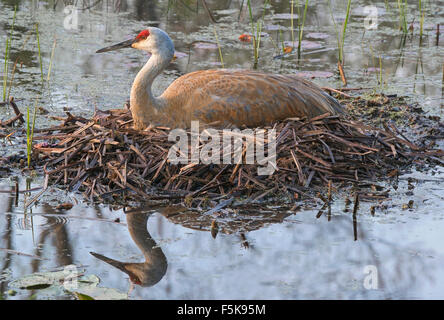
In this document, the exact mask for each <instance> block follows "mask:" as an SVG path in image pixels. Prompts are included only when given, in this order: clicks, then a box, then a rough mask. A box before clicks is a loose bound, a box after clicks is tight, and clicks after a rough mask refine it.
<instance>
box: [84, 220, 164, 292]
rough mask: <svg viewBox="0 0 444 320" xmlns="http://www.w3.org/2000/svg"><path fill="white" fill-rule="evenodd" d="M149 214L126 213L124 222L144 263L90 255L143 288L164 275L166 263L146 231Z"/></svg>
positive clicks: (159, 249)
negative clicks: (143, 257) (122, 273)
mask: <svg viewBox="0 0 444 320" xmlns="http://www.w3.org/2000/svg"><path fill="white" fill-rule="evenodd" d="M149 215H150V214H148V213H146V212H137V211H134V212H128V213H127V215H126V221H127V223H128V230H129V233H130V235H131V238H133V240H134V242H135V243H136V245H137V246H138V247H139V249H140V250H141V251H142V253H143V255H144V256H145V262H141V263H130V262H120V261H117V260H113V259H110V258H107V257H105V256H103V255H101V254H98V253H95V252H91V254H92V255H93V256H94V257H96V258H98V259H100V260H102V261H105V262H106V263H109V264H110V265H112V266H113V267H115V268H117V269H119V270H121V271H123V272H125V273H126V274H128V275H129V276H130V279H131V282H133V283H135V284H138V285H141V286H143V287H149V286H153V285H155V284H156V283H158V282H159V281H160V280H161V279H162V278H163V276H164V275H165V273H166V271H167V267H168V262H167V259H166V257H165V255H164V254H163V252H162V249H161V248H160V247H158V246H157V244H156V242H155V241H154V240H153V239H152V238H151V235H150V234H149V232H148V230H147V221H148V217H149Z"/></svg>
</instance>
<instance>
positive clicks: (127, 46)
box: [96, 39, 135, 53]
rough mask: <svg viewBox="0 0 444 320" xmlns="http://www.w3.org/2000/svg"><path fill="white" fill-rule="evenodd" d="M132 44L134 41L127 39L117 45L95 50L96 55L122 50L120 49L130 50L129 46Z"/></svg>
mask: <svg viewBox="0 0 444 320" xmlns="http://www.w3.org/2000/svg"><path fill="white" fill-rule="evenodd" d="M134 42H135V39H129V40H126V41H123V42H120V43H118V44H115V45H112V46H109V47H105V48H102V49H100V50H97V51H96V53H102V52H108V51H113V50H118V49H122V48H131V45H132V44H133V43H134Z"/></svg>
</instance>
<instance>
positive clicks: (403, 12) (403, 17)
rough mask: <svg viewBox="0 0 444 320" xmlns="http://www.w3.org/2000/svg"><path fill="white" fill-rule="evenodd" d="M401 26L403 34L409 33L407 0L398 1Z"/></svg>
mask: <svg viewBox="0 0 444 320" xmlns="http://www.w3.org/2000/svg"><path fill="white" fill-rule="evenodd" d="M398 9H399V25H400V29H401V30H402V32H403V33H407V32H408V31H409V30H408V27H407V0H398Z"/></svg>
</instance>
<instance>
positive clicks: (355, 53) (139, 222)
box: [0, 0, 444, 299]
mask: <svg viewBox="0 0 444 320" xmlns="http://www.w3.org/2000/svg"><path fill="white" fill-rule="evenodd" d="M197 2H199V4H200V5H199V7H198V11H197V12H194V11H195V10H196V8H197V7H196V1H188V0H183V1H124V0H122V1H118V2H117V1H114V2H113V1H108V2H105V1H103V2H100V3H99V4H97V5H96V6H94V7H92V8H90V9H87V10H80V11H78V25H77V29H70V30H68V29H67V28H66V25H65V26H64V21H66V20H65V19H66V17H67V14H66V13H65V12H64V9H65V8H66V7H65V4H64V2H63V1H58V2H57V5H55V9H53V8H54V1H39V2H38V1H19V0H18V1H13V0H8V1H6V0H0V52H2V55H3V53H4V48H5V42H6V37H7V36H8V35H9V33H10V29H11V25H12V17H13V15H14V5H17V15H16V21H15V27H14V34H13V43H12V49H11V53H10V60H11V62H10V64H9V69H10V70H11V69H12V67H13V63H14V61H15V60H16V59H17V58H18V60H19V67H18V69H17V70H16V72H15V76H14V86H13V88H12V89H11V96H14V97H15V98H16V99H17V100H18V104H19V107H20V108H26V106H27V105H29V106H34V104H35V99H36V97H39V100H38V105H40V106H42V107H43V108H45V109H46V110H47V111H49V112H50V114H51V115H63V114H64V110H65V109H66V108H68V109H69V110H70V111H72V112H75V113H76V114H77V113H80V114H84V115H91V114H92V113H93V112H94V108H96V107H97V108H101V109H106V108H120V107H121V106H122V105H123V104H124V102H125V101H126V100H127V99H128V96H129V89H130V86H131V83H132V81H133V78H134V76H135V74H136V73H137V71H138V69H139V68H140V67H141V65H142V64H143V63H144V61H145V60H146V59H147V57H146V56H145V54H144V53H141V52H138V51H136V50H130V49H128V50H122V51H119V52H113V53H109V54H102V55H97V54H94V52H95V51H96V50H97V49H99V48H101V47H104V46H106V45H109V44H112V43H116V42H119V41H122V40H125V39H127V38H130V37H132V36H134V35H135V34H136V33H137V32H138V31H140V30H141V29H143V28H144V27H146V26H158V27H160V28H162V29H165V30H166V31H167V32H168V33H169V34H170V36H171V37H172V39H173V40H174V43H175V46H176V51H177V53H176V55H177V60H176V61H175V62H174V63H172V64H171V65H170V66H169V68H168V70H166V72H164V74H163V75H161V76H160V77H159V78H160V79H159V80H158V81H157V82H156V83H155V91H156V92H160V91H161V90H162V89H164V88H165V87H167V86H168V84H169V83H170V82H171V81H172V80H173V79H175V78H176V77H178V76H180V75H182V74H185V73H187V72H190V71H193V70H198V69H208V68H219V67H221V62H220V58H219V51H218V49H217V45H216V40H215V36H214V32H215V31H216V32H217V35H218V39H219V42H220V45H221V50H222V54H223V61H224V66H225V67H229V68H246V69H247V68H251V67H252V65H253V54H252V49H251V44H248V43H242V42H240V41H239V40H238V37H239V35H241V34H243V33H249V32H251V28H250V24H249V16H248V11H247V10H243V11H242V12H240V10H239V8H240V5H241V3H242V1H207V3H208V5H209V7H210V9H211V11H212V13H213V15H214V17H215V19H216V20H217V21H218V23H217V24H213V23H211V21H210V19H209V18H208V14H207V13H206V11H205V9H204V8H203V7H202V5H201V2H200V1H197ZM245 2H246V1H245ZM253 2H254V3H255V5H254V6H253V13H254V15H255V18H260V16H261V14H262V13H261V6H262V2H261V1H257V2H256V1H253ZM66 3H67V4H68V2H66ZM94 3H95V1H90V2H88V1H84V2H82V1H78V4H77V5H78V7H79V8H80V7H83V8H86V7H89V5H91V4H94ZM259 3H260V4H259ZM106 4H107V5H106ZM368 5H373V6H376V7H377V9H378V22H379V25H378V28H377V29H375V30H366V29H365V28H364V20H365V17H366V16H367V14H366V13H365V11H364V7H365V6H368ZM345 8H346V1H338V0H335V1H332V10H333V12H334V16H335V18H336V20H337V23H338V24H341V23H342V20H341V19H343V18H344V16H345ZM424 10H425V13H426V16H425V22H424V35H423V37H422V38H420V37H419V31H418V29H419V14H418V10H417V2H416V1H409V9H408V15H407V21H408V22H409V25H410V22H412V21H413V20H414V22H413V27H414V30H413V34H411V33H409V34H408V35H407V36H406V37H403V36H402V33H401V32H400V31H399V30H398V20H399V15H398V7H397V2H396V1H387V2H384V1H353V4H352V17H351V22H350V25H349V28H348V30H347V36H346V40H345V59H346V69H345V70H346V75H347V78H348V80H349V87H368V88H371V90H370V91H372V90H375V91H376V92H378V91H380V90H382V91H384V92H386V93H398V94H402V95H407V96H409V97H411V101H412V102H415V101H416V102H418V103H419V104H420V105H421V106H422V107H423V109H424V110H426V111H427V112H428V113H429V114H432V115H441V114H442V101H443V100H442V81H443V80H442V79H443V74H442V68H443V67H442V66H443V61H444V59H443V58H444V52H443V50H442V41H443V40H442V37H441V38H440V39H437V37H436V26H437V24H441V30H442V29H444V28H443V26H442V24H443V18H444V1H426V3H425V9H424ZM239 12H240V13H239ZM290 18H291V15H290V5H289V1H272V2H271V7H270V8H269V9H268V10H267V12H266V15H265V23H264V28H263V30H262V31H263V32H264V36H263V38H262V41H261V43H262V47H261V49H260V60H259V64H258V68H259V69H261V70H265V71H267V72H277V73H295V72H305V73H308V72H314V71H317V72H318V73H317V74H315V73H312V74H309V75H313V74H315V75H317V77H316V78H314V79H313V81H314V82H316V83H318V84H320V85H322V86H329V87H333V88H337V87H340V86H341V81H340V79H339V78H338V77H337V71H336V69H337V68H336V62H337V44H336V35H335V33H334V25H333V23H332V18H331V14H330V8H329V5H328V1H324V0H318V1H310V6H309V8H308V12H307V21H306V26H305V28H304V40H305V41H306V42H304V46H303V52H302V59H301V61H300V63H299V64H297V63H296V61H297V59H296V57H295V55H289V56H287V57H284V58H283V59H273V57H275V56H277V55H280V54H281V53H282V52H279V50H278V49H277V48H280V47H281V42H282V41H287V43H286V45H288V44H291V39H292V38H291V32H290V26H291V19H290ZM36 23H39V34H40V45H41V50H42V56H43V57H42V58H43V72H44V78H45V79H46V78H47V73H48V68H49V64H50V60H51V51H52V47H53V42H54V39H56V49H55V52H54V58H53V59H52V67H51V76H50V80H49V82H48V83H45V86H44V87H43V88H42V86H41V74H40V66H39V58H38V49H37V43H36V39H35V38H36V34H35V24H36ZM294 23H295V24H296V22H294ZM279 30H282V31H281V32H280V31H279ZM295 37H297V35H296V34H295ZM2 58H3V56H2ZM379 58H381V65H380V64H379ZM1 61H3V60H1ZM380 66H382V72H381V74H382V78H383V82H385V83H383V84H382V85H378V83H377V77H379V76H380V73H379V69H378V68H379V67H380ZM1 69H3V64H2V68H1ZM319 71H322V72H321V73H319ZM1 80H3V77H2V79H1ZM1 83H2V84H3V81H1ZM1 92H3V91H1ZM0 100H1V99H0ZM12 115H13V113H12V111H11V110H9V109H8V108H6V107H3V106H1V107H0V118H1V119H2V120H4V119H9V118H11V116H12ZM47 122H48V120H47V119H46V118H45V117H43V116H39V117H38V118H37V126H41V125H44V124H47ZM12 143H13V146H12V147H11V146H10V145H9V144H8V143H7V142H6V141H4V140H2V141H1V142H0V152H2V153H3V154H7V153H10V152H15V151H16V150H17V148H22V149H23V150H24V145H23V141H21V140H20V139H13V140H12ZM13 175H14V176H18V181H19V186H20V190H24V189H25V176H23V177H22V176H21V173H20V172H16V173H15V174H13ZM10 176H11V174H9V173H6V172H3V171H0V177H1V178H0V192H1V193H0V297H2V298H7V299H28V298H51V299H53V298H67V297H68V296H67V295H63V294H61V295H55V294H54V293H53V292H51V291H48V290H47V291H45V290H16V291H17V293H16V295H15V296H11V295H10V293H11V292H9V294H8V291H9V290H10V289H11V286H10V283H11V281H13V280H15V279H19V278H20V277H22V276H24V275H27V274H31V273H35V272H47V271H54V270H57V269H59V268H61V267H63V266H66V265H71V264H74V265H76V266H78V268H79V269H80V268H82V269H85V272H86V273H87V274H94V275H97V276H98V277H99V278H100V280H101V282H100V286H103V287H108V288H115V289H117V290H119V291H121V292H128V290H129V288H130V283H129V281H128V275H127V274H125V273H123V272H121V271H120V270H118V269H116V268H113V267H112V266H110V265H109V264H106V263H105V262H103V261H100V260H99V259H97V258H95V257H94V256H92V255H91V254H90V252H96V253H98V254H102V255H104V256H107V257H110V258H113V259H116V260H119V261H124V262H132V263H135V262H143V261H144V257H143V254H142V253H141V250H140V249H139V248H142V250H144V251H145V254H147V256H148V257H149V258H150V261H151V264H144V265H137V266H134V265H131V266H130V267H128V265H126V267H127V268H130V269H131V268H135V269H137V270H139V272H140V275H141V277H142V275H146V276H147V277H148V278H147V279H149V280H146V281H147V283H149V282H150V281H151V282H152V283H151V286H149V287H142V286H135V287H134V289H132V291H131V293H130V298H134V299H195V298H196V299H197V298H204V299H224V298H228V299H232V298H233V299H244V298H246V299H256V298H258V299H259V298H260V299H299V298H315V299H317V298H329V299H330V298H332V299H349V298H432V299H435V298H441V299H442V298H444V293H443V292H444V269H443V267H442V266H443V265H444V248H443V246H442V240H443V232H442V231H443V230H444V220H443V217H444V215H443V212H444V170H443V169H442V168H437V169H436V170H435V171H430V172H428V173H419V172H413V173H411V174H409V175H404V176H402V177H401V178H400V182H399V186H398V189H397V190H394V189H393V188H391V187H388V188H390V190H391V193H390V198H391V200H388V201H386V202H385V205H386V206H385V207H382V208H379V209H377V210H376V212H375V215H374V216H372V215H370V206H371V205H373V204H372V203H362V204H361V206H360V209H359V213H358V223H357V235H358V240H357V241H354V233H353V223H352V217H351V213H350V211H349V212H344V207H345V203H344V199H345V194H341V193H340V194H339V195H336V198H335V203H334V205H333V207H332V215H333V216H332V219H331V221H327V218H326V217H325V215H323V216H321V217H320V218H319V219H316V214H317V212H318V209H319V208H318V207H320V205H316V203H315V202H313V201H311V202H312V203H311V207H314V208H312V209H310V208H309V207H308V206H307V205H305V204H301V205H302V209H300V210H299V211H297V212H295V211H287V210H281V211H280V212H276V211H272V210H271V209H269V210H268V211H269V213H268V214H263V213H260V212H259V210H257V212H255V211H254V210H256V209H252V212H250V219H249V220H244V221H243V223H242V224H237V225H234V223H233V222H232V220H233V219H234V218H233V219H231V218H230V217H224V216H222V217H219V218H220V219H221V220H220V221H221V222H220V226H221V231H220V232H219V234H218V235H217V237H216V238H215V239H214V238H213V237H212V236H211V233H210V232H209V225H210V224H211V221H212V219H210V218H207V219H204V218H201V219H200V218H199V217H196V216H193V215H188V216H184V218H183V219H182V220H181V219H178V217H180V215H179V216H178V215H174V214H171V210H173V211H174V210H176V209H171V208H159V209H156V208H144V209H143V210H139V211H138V213H129V215H128V214H125V212H124V210H123V209H120V208H119V209H117V210H111V208H110V207H108V206H105V205H100V204H98V205H96V206H91V205H88V204H85V203H83V202H82V201H83V200H82V199H81V197H79V196H78V195H76V194H72V193H66V192H62V191H60V190H57V189H51V190H50V191H48V192H46V193H45V194H44V195H43V196H42V198H41V200H40V201H39V203H38V204H37V205H36V206H35V207H33V208H32V212H29V210H28V212H27V214H25V213H24V203H25V201H27V200H28V201H29V198H28V199H25V195H24V194H23V193H21V194H20V195H19V198H18V202H17V203H16V199H15V194H14V186H15V182H14V180H13V179H12V178H11V177H10ZM409 177H411V178H413V179H414V180H413V181H414V182H413V185H414V189H411V187H409V184H408V183H407V179H408V178H409ZM42 183H43V181H42V179H41V178H39V177H35V178H34V180H33V181H32V183H31V187H32V188H34V187H39V186H41V185H42ZM37 192H38V191H34V192H32V195H35V194H36V193H37ZM410 200H413V206H412V208H404V209H403V205H405V204H406V203H408V202H409V201H410ZM64 202H69V203H74V204H75V206H74V207H73V208H72V209H70V210H62V209H58V210H56V209H55V207H56V206H57V205H59V204H60V203H64ZM264 210H265V211H267V208H262V210H261V211H264ZM167 217H169V219H168V218H167ZM174 217H176V218H174ZM187 217H188V218H187ZM116 219H117V220H116ZM145 219H148V223H147V229H146V228H145V223H144V221H145ZM199 228H202V229H203V230H198V229H199ZM129 229H130V230H129ZM224 231H225V232H224ZM147 232H148V233H149V234H147ZM149 236H151V237H152V239H154V241H155V243H153V242H150V241H148V242H147V241H146V239H147V238H148V237H149ZM141 239H142V240H141ZM143 239H145V240H143ZM138 247H139V248H138ZM165 268H167V269H166V272H164V271H165ZM135 269H134V270H135ZM132 270H133V269H132ZM375 272H376V274H377V275H376V278H377V279H378V281H377V286H376V289H375V288H374V287H372V286H370V287H369V285H368V279H369V278H368V277H369V276H370V275H375ZM164 273H165V274H164ZM373 285H375V283H374V282H373Z"/></svg>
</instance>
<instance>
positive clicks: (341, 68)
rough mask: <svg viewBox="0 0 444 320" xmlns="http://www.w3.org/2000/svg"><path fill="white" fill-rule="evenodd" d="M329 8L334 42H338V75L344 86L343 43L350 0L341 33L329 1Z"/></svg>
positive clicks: (348, 17) (345, 82)
mask: <svg viewBox="0 0 444 320" xmlns="http://www.w3.org/2000/svg"><path fill="white" fill-rule="evenodd" d="M329 8H330V14H331V17H332V20H333V25H334V27H335V32H336V40H337V42H338V69H339V73H340V75H341V79H342V82H343V83H344V85H346V84H347V80H346V79H345V74H344V41H345V34H346V31H347V25H348V22H349V20H350V10H351V0H348V2H347V9H346V14H345V20H344V22H343V24H342V32H341V33H340V32H339V30H338V26H337V24H336V20H335V18H334V16H333V11H332V9H331V1H329Z"/></svg>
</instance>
